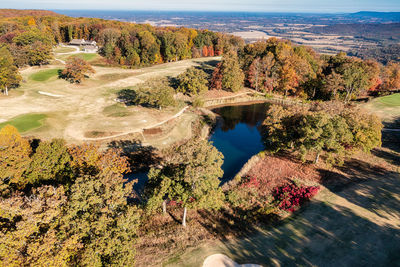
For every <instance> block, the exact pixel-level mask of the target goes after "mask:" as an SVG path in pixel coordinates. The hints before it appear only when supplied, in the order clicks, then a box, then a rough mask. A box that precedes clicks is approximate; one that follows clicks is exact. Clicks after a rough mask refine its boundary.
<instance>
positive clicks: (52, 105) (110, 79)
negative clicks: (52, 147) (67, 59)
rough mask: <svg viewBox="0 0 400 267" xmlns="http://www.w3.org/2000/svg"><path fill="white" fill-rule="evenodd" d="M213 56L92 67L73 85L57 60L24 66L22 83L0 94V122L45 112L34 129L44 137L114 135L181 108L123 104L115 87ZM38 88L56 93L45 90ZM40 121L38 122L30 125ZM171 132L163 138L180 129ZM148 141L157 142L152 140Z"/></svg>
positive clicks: (172, 72)
mask: <svg viewBox="0 0 400 267" xmlns="http://www.w3.org/2000/svg"><path fill="white" fill-rule="evenodd" d="M66 56H71V55H66ZM215 60H216V58H204V59H201V58H200V59H192V60H184V61H179V62H173V63H167V64H161V65H156V66H152V67H148V68H142V69H137V70H131V69H122V68H110V67H95V70H96V74H94V75H91V77H90V78H89V79H87V80H84V82H83V83H81V84H71V83H69V82H67V81H65V80H63V79H57V78H55V76H56V75H57V74H56V73H57V69H58V68H60V65H49V66H48V69H43V68H36V67H33V68H27V69H24V70H22V71H21V74H22V76H23V79H24V80H25V81H26V82H23V83H22V84H21V86H20V87H19V88H17V89H15V90H12V91H11V95H10V96H9V97H2V96H0V106H1V107H2V108H1V112H0V122H3V121H11V120H14V118H16V117H18V116H21V115H26V114H47V115H48V117H47V119H46V125H45V127H40V128H37V129H35V131H34V134H35V136H37V137H38V138H42V139H49V138H60V137H61V138H64V139H66V140H67V142H71V143H72V142H79V141H84V140H85V137H86V134H87V133H89V132H105V133H106V134H108V135H112V133H129V132H132V131H136V130H140V129H142V128H146V127H148V126H150V125H154V124H156V123H158V122H160V121H164V120H166V119H168V118H169V117H170V116H173V115H174V114H175V113H176V112H178V111H179V110H180V107H176V108H170V109H165V110H162V111H160V110H158V109H148V108H144V107H136V106H131V107H125V106H123V105H120V104H117V103H116V102H115V98H116V95H115V93H116V92H118V91H119V90H121V89H124V88H129V87H132V86H134V85H136V84H137V83H141V82H144V81H146V80H148V79H150V78H157V77H165V76H176V75H178V74H180V73H182V72H183V71H185V69H187V68H188V67H190V66H194V65H199V64H202V63H204V62H209V61H215ZM39 91H41V92H45V93H48V94H53V95H54V96H51V95H50V96H49V95H43V94H40V93H38V92H39ZM185 118H186V117H185ZM39 126H40V125H38V124H36V126H34V127H39ZM20 127H21V126H20ZM186 128H187V129H188V130H189V128H188V127H186ZM32 129H34V128H32V126H29V127H26V129H24V131H25V130H28V131H29V130H32ZM25 133H26V132H25ZM28 133H29V134H33V132H28ZM26 134H27V133H26ZM173 135H174V136H170V137H171V138H170V139H168V140H164V141H165V142H166V143H168V144H169V143H170V142H174V141H175V140H176V139H178V138H180V136H181V135H182V134H178V135H176V134H175V133H174V134H173ZM185 136H186V133H185ZM164 141H163V142H162V143H161V144H162V145H163V144H164ZM152 142H156V141H155V140H153V139H152Z"/></svg>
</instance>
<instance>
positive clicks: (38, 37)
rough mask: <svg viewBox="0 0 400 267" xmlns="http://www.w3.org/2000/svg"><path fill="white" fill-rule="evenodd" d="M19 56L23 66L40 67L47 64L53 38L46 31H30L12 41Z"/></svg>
mask: <svg viewBox="0 0 400 267" xmlns="http://www.w3.org/2000/svg"><path fill="white" fill-rule="evenodd" d="M13 42H14V43H15V44H16V46H17V48H18V49H19V50H20V52H22V53H20V55H23V57H24V60H25V61H24V62H25V64H29V65H42V64H47V63H48V62H49V60H50V59H51V58H52V56H51V51H52V45H53V44H54V37H53V36H52V34H50V33H49V32H47V31H41V30H39V29H31V30H29V31H26V32H24V33H22V34H20V35H18V36H16V37H15V38H14V39H13Z"/></svg>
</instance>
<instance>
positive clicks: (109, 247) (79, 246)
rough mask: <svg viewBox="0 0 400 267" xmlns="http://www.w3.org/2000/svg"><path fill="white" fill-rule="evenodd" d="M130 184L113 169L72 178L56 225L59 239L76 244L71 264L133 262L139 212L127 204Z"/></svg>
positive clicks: (93, 264) (130, 190)
mask: <svg viewBox="0 0 400 267" xmlns="http://www.w3.org/2000/svg"><path fill="white" fill-rule="evenodd" d="M132 184H133V183H132V182H130V183H127V181H126V180H125V179H123V177H122V175H121V174H117V173H113V172H103V173H101V174H98V175H95V176H90V175H84V176H80V177H77V178H76V180H75V183H74V184H73V185H72V186H71V189H70V192H69V201H68V203H67V204H66V205H65V208H64V209H63V214H62V217H61V218H60V219H59V225H58V229H59V230H58V231H59V232H58V236H59V238H60V239H61V240H62V241H63V242H71V241H74V242H75V243H76V247H75V249H74V251H73V252H72V253H71V252H70V253H71V257H70V260H71V261H72V264H74V265H80V266H84V265H91V266H106V265H107V266H132V265H134V257H135V243H136V240H137V234H136V232H137V229H138V225H139V222H140V212H139V210H138V209H137V208H136V207H135V206H134V205H130V204H128V203H127V200H128V197H130V196H131V192H132ZM61 250H64V248H61Z"/></svg>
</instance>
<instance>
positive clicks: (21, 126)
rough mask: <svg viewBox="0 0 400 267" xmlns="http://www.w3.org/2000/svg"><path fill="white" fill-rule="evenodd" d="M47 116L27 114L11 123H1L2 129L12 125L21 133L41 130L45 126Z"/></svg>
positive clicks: (10, 121)
mask: <svg viewBox="0 0 400 267" xmlns="http://www.w3.org/2000/svg"><path fill="white" fill-rule="evenodd" d="M46 117H47V116H46V115H45V114H25V115H20V116H17V117H15V118H13V119H11V120H9V121H6V122H3V123H0V129H1V128H3V127H4V126H6V125H8V124H10V125H12V126H14V127H15V128H17V129H18V131H19V132H20V133H25V132H27V131H30V130H33V129H36V128H39V127H41V126H42V125H43V120H44V119H46Z"/></svg>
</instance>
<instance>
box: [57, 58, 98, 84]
mask: <svg viewBox="0 0 400 267" xmlns="http://www.w3.org/2000/svg"><path fill="white" fill-rule="evenodd" d="M89 73H95V70H94V69H93V68H92V66H91V65H90V64H89V63H88V62H86V61H85V60H83V59H81V58H79V57H72V58H70V59H68V61H67V64H66V66H65V69H64V70H63V71H62V72H61V77H62V78H64V79H66V80H68V81H70V82H71V83H80V82H82V80H83V79H84V78H85V77H87V74H89Z"/></svg>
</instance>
